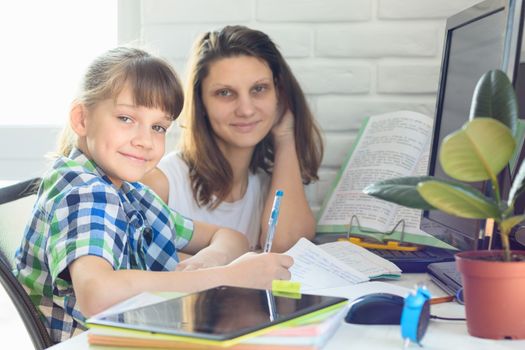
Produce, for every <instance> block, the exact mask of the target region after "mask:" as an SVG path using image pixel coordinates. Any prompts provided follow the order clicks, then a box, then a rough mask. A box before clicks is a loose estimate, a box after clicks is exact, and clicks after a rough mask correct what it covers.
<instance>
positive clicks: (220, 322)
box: [87, 286, 348, 341]
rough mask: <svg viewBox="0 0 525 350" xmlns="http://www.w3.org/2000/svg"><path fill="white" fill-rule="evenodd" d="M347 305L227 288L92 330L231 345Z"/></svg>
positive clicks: (104, 321) (100, 321) (96, 321)
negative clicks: (105, 328)
mask: <svg viewBox="0 0 525 350" xmlns="http://www.w3.org/2000/svg"><path fill="white" fill-rule="evenodd" d="M347 301H348V300H347V299H345V298H339V297H330V296H320V295H310V294H302V295H291V296H286V295H281V294H278V295H276V294H274V293H272V292H271V291H268V290H259V289H249V288H239V287H229V286H228V287H226V286H221V287H217V288H213V289H208V290H205V291H202V292H197V293H192V294H186V295H184V296H182V297H179V298H174V299H168V300H166V301H161V302H159V303H156V304H151V305H148V306H144V307H140V308H136V309H132V310H128V311H124V312H120V313H116V314H112V315H104V316H101V317H95V318H91V319H89V320H88V321H87V323H88V326H90V327H92V326H97V325H98V326H110V327H117V328H123V329H129V330H138V331H145V332H148V333H154V334H159V335H175V336H179V337H180V336H182V337H191V338H198V339H203V340H211V341H227V340H231V339H235V338H238V337H242V336H244V335H248V334H250V333H254V332H257V331H258V330H262V329H265V328H268V327H272V326H274V325H278V324H282V323H284V322H287V321H290V320H295V319H297V318H299V317H301V316H310V315H311V316H314V315H316V314H319V313H322V312H323V311H326V312H328V311H330V310H335V309H338V308H339V307H342V306H344V305H346V302H347ZM272 328H273V327H272Z"/></svg>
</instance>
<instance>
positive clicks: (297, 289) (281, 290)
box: [272, 280, 301, 298]
mask: <svg viewBox="0 0 525 350" xmlns="http://www.w3.org/2000/svg"><path fill="white" fill-rule="evenodd" d="M272 294H274V295H281V296H285V297H290V298H300V297H301V283H300V282H292V281H281V280H273V281H272Z"/></svg>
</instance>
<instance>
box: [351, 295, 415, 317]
mask: <svg viewBox="0 0 525 350" xmlns="http://www.w3.org/2000/svg"><path fill="white" fill-rule="evenodd" d="M404 302H405V298H403V297H402V296H399V295H395V294H390V293H373V294H367V295H364V296H362V297H359V298H357V299H356V300H354V301H353V302H352V303H351V304H350V309H349V310H348V313H347V314H346V317H345V321H346V322H347V323H355V324H401V313H402V312H403V305H404Z"/></svg>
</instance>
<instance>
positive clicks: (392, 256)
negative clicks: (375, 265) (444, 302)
mask: <svg viewBox="0 0 525 350" xmlns="http://www.w3.org/2000/svg"><path fill="white" fill-rule="evenodd" d="M369 250H370V251H371V252H372V253H374V254H376V255H379V256H380V257H382V258H384V259H386V260H389V261H391V262H393V263H394V264H396V265H397V267H399V268H400V269H401V271H403V272H404V273H407V272H412V273H416V272H427V266H428V265H429V264H432V263H438V262H447V261H452V262H453V261H454V252H453V251H451V250H447V249H441V248H435V247H424V248H422V249H420V250H415V251H402V250H387V249H369Z"/></svg>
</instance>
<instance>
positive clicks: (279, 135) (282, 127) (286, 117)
mask: <svg viewBox="0 0 525 350" xmlns="http://www.w3.org/2000/svg"><path fill="white" fill-rule="evenodd" d="M272 134H273V137H274V139H275V141H276V142H279V141H281V140H286V139H293V137H294V115H293V113H292V111H291V110H290V109H286V111H285V112H284V113H283V115H282V116H281V117H280V118H278V119H277V123H276V124H275V125H274V126H273V128H272Z"/></svg>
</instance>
